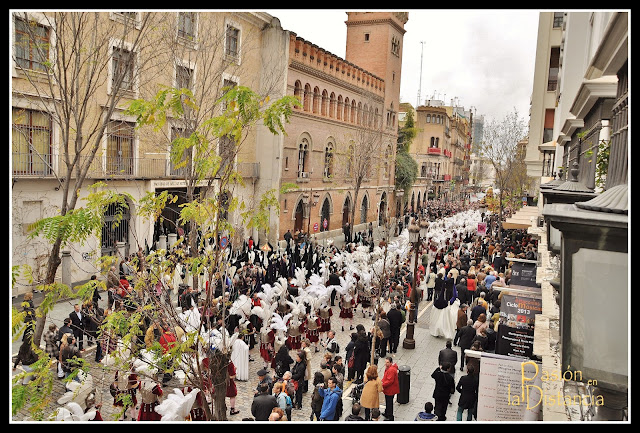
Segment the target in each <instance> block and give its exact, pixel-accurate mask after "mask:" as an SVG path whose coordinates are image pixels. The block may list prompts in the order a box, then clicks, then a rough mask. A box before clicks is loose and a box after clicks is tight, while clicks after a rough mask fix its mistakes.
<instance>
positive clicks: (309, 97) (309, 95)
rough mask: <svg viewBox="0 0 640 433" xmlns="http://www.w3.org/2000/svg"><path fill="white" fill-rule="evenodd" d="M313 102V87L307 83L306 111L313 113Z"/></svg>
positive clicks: (305, 89)
mask: <svg viewBox="0 0 640 433" xmlns="http://www.w3.org/2000/svg"><path fill="white" fill-rule="evenodd" d="M312 100H313V94H312V93H311V86H310V85H309V83H307V84H305V86H304V111H311V103H312Z"/></svg>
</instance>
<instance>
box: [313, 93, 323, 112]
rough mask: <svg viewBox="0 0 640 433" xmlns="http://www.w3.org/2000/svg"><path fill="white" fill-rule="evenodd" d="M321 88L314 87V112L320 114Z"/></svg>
mask: <svg viewBox="0 0 640 433" xmlns="http://www.w3.org/2000/svg"><path fill="white" fill-rule="evenodd" d="M320 98H321V95H320V89H319V88H318V87H316V88H314V89H313V112H314V113H315V114H318V113H319V112H320Z"/></svg>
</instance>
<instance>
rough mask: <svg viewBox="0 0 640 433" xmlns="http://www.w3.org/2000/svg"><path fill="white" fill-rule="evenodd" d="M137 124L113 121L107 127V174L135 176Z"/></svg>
mask: <svg viewBox="0 0 640 433" xmlns="http://www.w3.org/2000/svg"><path fill="white" fill-rule="evenodd" d="M134 131H135V124H134V123H130V122H122V121H118V120H112V121H111V122H109V125H108V126H107V173H108V174H133V144H134V139H135V132H134Z"/></svg>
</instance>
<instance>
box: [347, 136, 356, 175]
mask: <svg viewBox="0 0 640 433" xmlns="http://www.w3.org/2000/svg"><path fill="white" fill-rule="evenodd" d="M354 158H355V154H354V147H353V144H349V149H348V150H347V164H346V169H345V173H346V175H347V176H351V169H352V167H353V159H354Z"/></svg>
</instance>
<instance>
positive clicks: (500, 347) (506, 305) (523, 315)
mask: <svg viewBox="0 0 640 433" xmlns="http://www.w3.org/2000/svg"><path fill="white" fill-rule="evenodd" d="M536 314H542V300H541V299H536V298H531V297H527V296H519V295H507V294H505V295H503V296H502V302H501V304H500V319H499V320H498V332H497V336H496V349H495V352H496V353H497V354H500V355H506V356H514V357H523V358H531V356H532V355H533V329H534V327H535V321H536Z"/></svg>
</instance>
